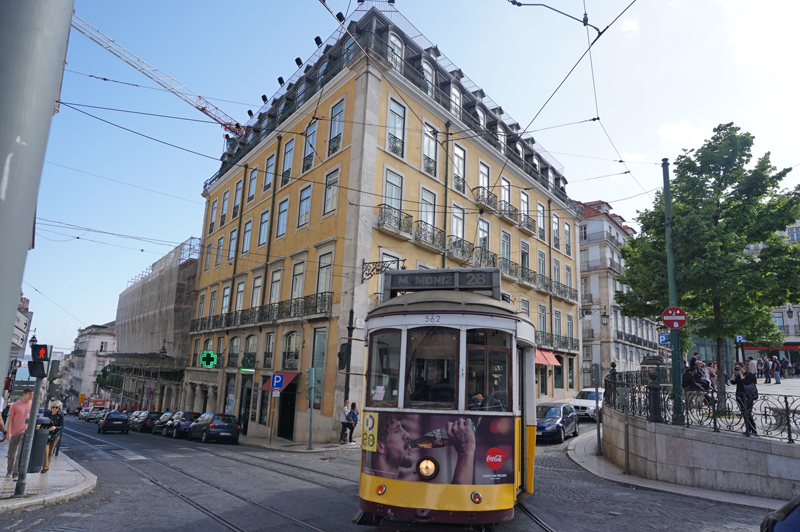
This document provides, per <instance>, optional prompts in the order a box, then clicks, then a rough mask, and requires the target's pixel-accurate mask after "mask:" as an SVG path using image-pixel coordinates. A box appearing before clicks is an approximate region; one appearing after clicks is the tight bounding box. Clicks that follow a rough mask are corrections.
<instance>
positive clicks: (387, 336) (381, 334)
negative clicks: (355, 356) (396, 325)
mask: <svg viewBox="0 0 800 532" xmlns="http://www.w3.org/2000/svg"><path fill="white" fill-rule="evenodd" d="M367 376H368V377H367V379H368V386H369V389H368V390H369V393H368V394H367V406H379V407H380V406H383V407H396V406H397V397H398V395H397V394H398V392H399V383H400V331H397V330H385V331H378V332H375V333H373V334H372V336H371V338H370V347H369V370H368V373H367Z"/></svg>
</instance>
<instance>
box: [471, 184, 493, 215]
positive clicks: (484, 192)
mask: <svg viewBox="0 0 800 532" xmlns="http://www.w3.org/2000/svg"><path fill="white" fill-rule="evenodd" d="M472 191H473V192H474V193H475V201H476V202H477V203H478V205H480V206H482V207H485V208H487V209H491V210H493V211H496V210H497V194H493V193H492V192H491V191H490V190H489V189H488V188H486V187H475V188H474V189H472Z"/></svg>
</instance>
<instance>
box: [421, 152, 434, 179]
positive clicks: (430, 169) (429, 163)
mask: <svg viewBox="0 0 800 532" xmlns="http://www.w3.org/2000/svg"><path fill="white" fill-rule="evenodd" d="M422 171H423V172H425V173H426V174H430V175H432V176H433V177H436V159H432V158H430V157H428V156H427V155H423V156H422Z"/></svg>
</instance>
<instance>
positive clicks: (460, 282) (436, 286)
mask: <svg viewBox="0 0 800 532" xmlns="http://www.w3.org/2000/svg"><path fill="white" fill-rule="evenodd" d="M383 275H384V281H383V300H384V301H386V300H388V299H390V298H392V297H395V296H397V294H398V293H400V292H419V291H424V290H464V291H471V292H472V291H490V292H492V297H494V298H495V299H501V295H500V268H472V269H468V268H464V269H461V268H459V269H442V270H387V271H386V272H384V274H383Z"/></svg>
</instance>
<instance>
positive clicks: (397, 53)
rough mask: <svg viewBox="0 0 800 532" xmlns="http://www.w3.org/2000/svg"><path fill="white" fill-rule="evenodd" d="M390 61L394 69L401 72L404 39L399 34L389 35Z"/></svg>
mask: <svg viewBox="0 0 800 532" xmlns="http://www.w3.org/2000/svg"><path fill="white" fill-rule="evenodd" d="M389 52H390V53H389V61H390V62H391V63H392V64H393V65H394V69H395V70H397V71H398V72H400V68H401V65H402V63H403V41H401V40H400V38H399V37H398V36H397V35H394V34H390V35H389Z"/></svg>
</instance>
